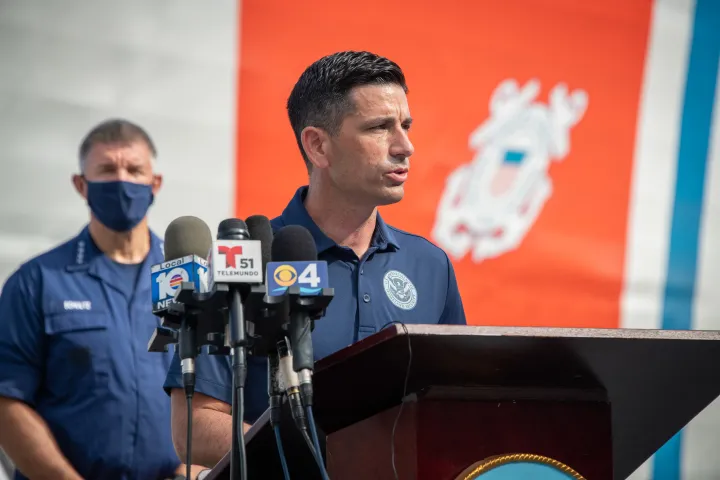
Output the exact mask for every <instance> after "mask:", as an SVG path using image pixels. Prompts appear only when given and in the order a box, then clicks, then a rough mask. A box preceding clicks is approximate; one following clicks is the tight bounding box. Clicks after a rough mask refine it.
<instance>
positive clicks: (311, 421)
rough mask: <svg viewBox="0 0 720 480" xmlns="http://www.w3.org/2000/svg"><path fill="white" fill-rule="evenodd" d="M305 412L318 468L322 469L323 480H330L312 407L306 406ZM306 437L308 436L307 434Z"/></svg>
mask: <svg viewBox="0 0 720 480" xmlns="http://www.w3.org/2000/svg"><path fill="white" fill-rule="evenodd" d="M305 412H306V415H307V421H308V426H309V427H310V435H311V436H312V445H313V447H314V448H313V449H312V450H315V452H316V453H317V454H316V455H315V462H317V464H318V468H319V469H320V475H321V476H322V478H323V480H330V477H329V476H328V473H327V470H326V469H325V462H324V461H323V458H322V454H321V453H320V452H321V450H320V441H319V440H318V434H317V428H316V427H315V417H314V416H313V410H312V405H306V406H305ZM305 435H306V436H307V434H305ZM305 441H306V442H307V441H308V439H306V440H305Z"/></svg>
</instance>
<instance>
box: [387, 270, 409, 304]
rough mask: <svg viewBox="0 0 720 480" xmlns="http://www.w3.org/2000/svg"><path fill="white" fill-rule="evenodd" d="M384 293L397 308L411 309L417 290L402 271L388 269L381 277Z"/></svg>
mask: <svg viewBox="0 0 720 480" xmlns="http://www.w3.org/2000/svg"><path fill="white" fill-rule="evenodd" d="M383 287H385V294H386V295H387V297H388V298H389V299H390V301H391V302H392V303H393V305H395V306H396V307H398V308H402V309H403V310H412V309H413V308H415V305H416V304H417V290H416V289H415V285H413V283H412V282H411V281H410V279H409V278H408V277H406V276H405V275H404V274H403V273H401V272H398V271H397V270H389V271H388V272H387V273H386V274H385V276H384V277H383Z"/></svg>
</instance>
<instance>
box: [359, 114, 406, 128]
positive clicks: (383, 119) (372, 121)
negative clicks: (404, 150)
mask: <svg viewBox="0 0 720 480" xmlns="http://www.w3.org/2000/svg"><path fill="white" fill-rule="evenodd" d="M395 119H396V117H395V116H393V115H386V116H378V117H372V118H369V119H367V120H365V121H364V122H363V125H382V124H384V123H387V122H394V121H395ZM412 122H413V119H412V118H411V117H407V118H406V119H405V120H403V121H402V124H403V125H408V126H409V125H412Z"/></svg>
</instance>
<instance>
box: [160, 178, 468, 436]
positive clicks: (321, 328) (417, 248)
mask: <svg viewBox="0 0 720 480" xmlns="http://www.w3.org/2000/svg"><path fill="white" fill-rule="evenodd" d="M306 194H307V187H301V188H299V189H298V190H297V192H296V194H295V196H294V197H293V199H292V200H291V201H290V203H289V204H288V206H287V207H286V208H285V210H284V211H283V213H282V215H280V216H279V217H277V218H275V219H273V220H272V222H271V223H272V226H273V230H274V231H275V232H277V231H278V230H279V229H280V228H282V227H284V226H286V225H301V226H303V227H305V228H307V229H308V230H309V231H310V233H311V234H312V236H313V238H314V239H315V245H316V246H317V250H318V259H319V260H324V261H326V262H327V264H328V273H329V276H330V286H332V287H333V288H334V289H335V297H334V298H333V300H332V302H331V303H330V306H329V307H328V309H327V311H326V314H325V316H324V317H323V318H321V319H320V320H317V321H316V322H315V330H314V331H313V334H312V339H313V351H314V354H315V360H316V361H317V360H319V359H321V358H323V357H326V356H328V355H330V354H331V353H334V352H336V351H338V350H340V349H342V348H344V347H346V346H348V345H351V344H353V343H355V342H357V341H358V340H361V339H363V338H365V337H368V336H370V335H372V334H373V333H375V332H378V331H379V330H380V329H382V328H383V327H384V326H386V325H387V324H388V323H390V322H394V321H399V322H403V323H405V324H413V323H414V324H418V323H421V324H465V323H466V322H465V313H464V311H463V306H462V301H461V299H460V293H459V291H458V286H457V282H456V280H455V273H454V270H453V266H452V264H451V263H450V260H449V259H448V256H447V255H446V254H445V252H444V251H442V250H441V249H440V248H438V247H436V246H435V245H433V244H432V243H430V242H429V241H428V240H426V239H424V238H423V237H420V236H418V235H413V234H411V233H407V232H403V231H402V230H398V229H397V228H394V227H391V226H389V225H387V224H386V223H385V222H384V221H383V219H382V218H381V217H380V215H379V214H378V216H377V225H376V227H375V232H374V235H373V238H372V242H371V245H370V248H369V250H368V251H367V253H366V254H365V255H364V256H363V258H358V257H357V255H356V254H355V252H353V251H352V249H350V248H349V247H343V246H340V245H338V244H336V243H335V242H334V241H333V240H331V239H330V238H329V237H328V236H327V235H325V234H324V233H323V232H322V231H321V230H320V228H319V227H318V226H317V225H316V224H315V222H314V221H313V220H312V218H311V217H310V215H309V214H308V212H307V210H306V209H305V206H304V203H303V202H304V198H305V195H306ZM195 368H196V387H195V391H197V392H201V393H203V394H205V395H208V396H211V397H214V398H216V399H218V400H221V401H223V402H226V403H228V404H231V403H232V372H231V368H230V358H229V357H221V356H208V355H201V356H200V357H198V359H197V361H196V367H195ZM171 388H182V374H181V369H180V362H179V359H178V357H177V355H176V356H175V357H174V358H173V363H172V366H171V367H170V370H169V372H168V376H167V380H166V381H165V389H166V391H168V392H169V389H171ZM267 406H268V396H267V363H266V361H265V359H264V358H256V357H248V379H247V384H246V389H245V412H246V416H245V420H246V421H247V422H254V421H255V420H256V419H257V417H259V416H260V415H261V414H262V413H263V411H265V409H266V408H267Z"/></svg>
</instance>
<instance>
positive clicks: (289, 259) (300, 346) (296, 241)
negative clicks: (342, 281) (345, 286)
mask: <svg viewBox="0 0 720 480" xmlns="http://www.w3.org/2000/svg"><path fill="white" fill-rule="evenodd" d="M272 259H273V261H272V262H270V263H268V268H267V276H266V278H267V291H268V295H269V296H276V295H284V296H287V297H288V299H289V302H288V303H289V309H290V324H289V329H288V330H289V332H288V333H289V337H290V347H291V351H292V357H293V359H292V367H293V370H294V371H295V372H297V374H298V378H299V381H300V393H301V397H302V400H303V404H304V405H305V406H311V405H312V395H313V392H312V373H313V369H314V365H315V359H314V355H313V346H312V336H311V333H312V330H313V328H314V320H316V319H318V318H320V317H322V316H323V315H324V314H325V309H326V308H327V305H328V304H329V303H330V301H331V300H332V298H333V295H334V291H333V289H331V288H330V287H329V279H328V271H327V262H324V261H318V260H317V248H316V247H315V240H314V239H313V237H312V234H311V233H310V232H309V231H308V230H307V229H306V228H305V227H302V226H300V225H288V226H286V227H283V228H281V229H280V230H279V231H278V233H277V235H275V239H274V240H273V243H272Z"/></svg>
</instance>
